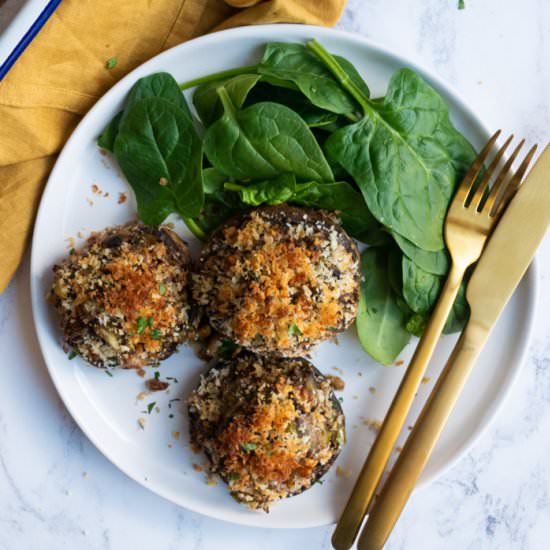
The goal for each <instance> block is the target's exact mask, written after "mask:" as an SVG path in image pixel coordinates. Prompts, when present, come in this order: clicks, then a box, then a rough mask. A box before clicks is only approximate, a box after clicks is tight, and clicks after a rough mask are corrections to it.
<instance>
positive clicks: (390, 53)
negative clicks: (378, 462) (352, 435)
mask: <svg viewBox="0 0 550 550" xmlns="http://www.w3.org/2000/svg"><path fill="white" fill-rule="evenodd" d="M259 27H260V26H259V25H252V26H247V27H236V28H231V29H224V30H221V31H218V32H214V33H210V34H207V35H203V36H200V37H197V38H194V39H192V40H189V41H186V42H183V43H181V44H178V45H176V46H174V47H172V48H170V49H168V50H165V51H163V52H161V53H159V54H157V55H156V56H154V57H152V58H151V59H148V60H147V61H145V62H144V63H142V64H141V65H138V66H137V67H135V68H134V69H133V70H132V71H130V72H129V73H128V74H127V75H125V76H124V77H123V78H122V79H120V80H119V81H118V82H117V83H116V84H114V85H113V86H112V87H111V88H109V90H107V91H106V92H105V94H103V95H102V96H101V97H100V98H99V99H98V100H97V101H96V103H95V104H94V105H93V106H92V107H91V109H90V110H89V111H88V112H87V113H86V114H85V115H84V116H83V117H82V119H81V120H80V121H79V123H78V125H77V126H76V127H75V129H74V130H73V132H72V133H71V135H70V136H69V138H68V139H67V141H66V142H65V144H64V146H63V148H62V150H61V152H60V153H59V156H58V158H57V160H56V162H55V165H54V167H53V169H52V171H51V173H50V175H49V177H48V180H47V182H46V185H45V187H44V191H43V194H42V197H41V200H40V204H39V207H38V210H37V215H36V219H35V225H34V229H33V235H32V242H31V261H30V275H31V276H30V290H31V305H32V316H33V325H34V330H35V333H36V335H37V339H38V342H39V346H40V351H41V353H42V357H43V359H44V363H45V364H46V367H47V369H48V373H49V376H50V378H51V380H52V382H53V384H54V386H55V388H56V391H57V393H58V395H59V397H60V399H61V401H62V402H63V404H64V406H65V407H66V409H67V411H68V412H69V413H70V414H71V416H72V417H73V419H74V420H75V422H76V423H77V424H78V426H79V428H80V429H81V430H82V432H83V433H84V434H85V435H86V437H87V438H88V439H89V440H90V442H91V443H92V444H93V445H94V446H95V447H96V448H97V450H98V451H99V452H100V453H101V454H103V456H105V457H106V458H107V459H108V460H109V461H110V462H111V463H112V464H113V465H114V466H116V467H117V468H118V469H119V470H120V471H121V472H122V473H124V474H125V475H126V476H127V477H129V478H130V479H132V480H134V481H135V482H137V483H139V484H140V485H141V486H143V487H145V488H146V489H148V490H150V491H152V492H153V493H155V494H157V495H159V496H161V497H162V498H165V499H166V500H168V501H170V502H172V503H173V504H175V505H177V506H181V507H184V508H186V509H189V510H191V511H193V512H197V513H200V514H203V515H205V516H207V517H211V518H214V519H217V520H220V521H226V522H230V523H235V524H240V525H247V526H253V527H262V528H284V529H293V528H308V527H320V526H325V525H329V524H327V523H326V522H325V521H318V520H317V521H315V520H309V521H303V522H302V523H301V524H290V525H288V524H284V523H282V522H273V524H272V525H269V526H268V527H266V526H264V525H261V524H259V523H258V522H257V521H254V520H253V518H252V516H251V519H250V521H249V520H248V519H246V518H242V517H239V518H238V519H236V518H234V517H232V516H231V515H230V514H228V513H225V514H224V513H219V512H218V511H217V510H215V509H214V510H212V509H211V508H209V507H208V506H207V505H201V504H200V503H197V502H196V501H193V499H190V500H187V499H186V501H185V504H183V503H181V502H177V501H175V500H174V499H172V498H171V497H170V496H169V495H167V494H166V493H165V492H164V491H163V489H162V488H161V487H160V488H159V487H158V486H151V485H148V484H147V483H145V482H144V481H143V480H142V479H140V478H138V477H136V476H135V475H133V474H132V473H130V472H129V471H128V470H127V468H126V467H125V465H123V464H121V461H120V460H119V459H118V458H117V457H116V456H113V455H112V454H111V452H110V450H109V449H108V448H105V446H104V445H103V444H102V443H100V441H99V440H98V438H96V437H95V434H94V433H93V430H92V429H91V427H90V426H88V423H87V422H86V421H84V420H83V419H82V418H81V416H80V414H79V413H78V408H77V407H73V406H72V404H71V402H70V400H69V399H65V396H64V392H63V391H62V384H61V380H60V379H59V378H58V376H57V375H56V373H55V372H54V371H55V369H53V368H51V367H50V365H49V362H48V361H47V360H46V353H45V350H44V341H43V337H42V336H41V331H40V330H39V328H38V322H39V321H38V308H39V307H40V306H39V299H40V298H43V297H41V296H39V294H40V293H39V288H38V284H37V282H35V279H36V277H35V274H36V270H35V266H36V263H37V261H38V260H37V256H38V254H39V252H38V246H37V241H38V232H37V230H36V228H37V227H38V226H39V225H40V223H39V222H40V221H41V219H42V217H45V216H46V208H45V204H46V202H47V201H46V200H45V199H46V197H48V196H49V195H50V194H52V193H53V192H54V187H53V185H50V183H51V182H52V181H53V180H54V179H55V178H56V177H57V172H58V171H59V170H60V168H59V167H60V166H61V165H62V164H63V163H64V161H65V156H66V154H67V153H66V152H67V148H68V145H69V144H70V143H71V142H72V141H73V139H74V136H75V134H76V133H77V131H78V129H79V128H80V126H81V125H82V124H83V123H84V121H85V120H86V119H87V118H88V117H90V116H93V115H94V112H95V111H96V110H99V109H100V107H101V106H102V105H103V104H104V103H107V102H108V101H110V97H111V96H112V95H115V94H116V93H117V91H118V89H119V88H124V87H125V86H126V85H127V83H128V82H130V81H133V80H135V76H134V75H135V74H136V73H137V72H139V71H140V70H142V69H143V67H144V66H146V65H147V64H150V63H153V62H158V60H159V59H162V58H163V57H169V56H171V55H173V53H174V51H175V50H178V49H183V48H185V47H186V46H188V45H189V44H191V43H193V44H194V45H197V44H198V45H200V44H202V43H209V42H216V41H219V40H220V36H228V35H229V36H230V35H237V36H239V35H240V36H243V35H244V36H246V35H250V36H253V37H256V36H257V34H258V32H260V31H261V32H262V34H265V36H266V39H269V36H270V35H275V36H278V37H280V38H284V37H285V34H286V32H287V31H288V32H289V36H288V38H293V37H296V34H298V35H300V34H301V35H304V34H307V33H308V32H309V33H311V35H312V36H315V37H322V36H328V37H335V38H341V39H343V40H344V41H345V42H347V43H348V44H352V45H353V46H354V47H356V48H366V49H368V50H370V51H371V52H374V53H378V54H381V55H384V56H386V57H388V58H390V59H392V60H393V61H396V62H398V63H401V64H406V65H407V66H408V67H410V68H412V69H413V70H415V71H416V72H418V73H419V74H420V75H421V76H422V77H423V78H424V79H425V80H427V81H428V82H429V83H430V84H431V85H433V86H434V87H435V88H436V89H437V90H438V91H439V92H443V93H444V94H445V95H447V96H449V97H452V100H453V102H454V103H455V105H456V106H457V107H458V109H459V110H460V112H461V113H462V115H463V116H464V115H465V116H466V117H467V118H469V119H471V120H473V121H475V123H476V124H477V125H478V126H479V128H480V129H481V130H482V131H483V133H484V134H485V135H486V136H487V138H488V137H489V135H490V132H489V129H488V127H487V126H486V125H485V123H484V122H483V119H482V118H481V117H480V116H479V115H478V113H477V112H476V111H475V109H473V108H472V107H471V106H470V105H469V104H468V102H467V101H466V100H465V99H464V98H463V96H462V95H461V94H460V93H459V92H458V91H457V90H456V89H455V88H454V87H453V86H452V85H450V84H448V83H447V82H446V81H445V80H443V79H442V78H441V77H439V76H438V75H437V74H435V73H434V72H433V71H432V70H431V69H429V68H427V67H426V66H424V65H423V64H422V63H420V62H418V61H417V60H416V59H410V58H408V57H407V56H406V55H401V54H399V53H398V52H397V51H395V50H394V49H392V48H389V47H386V46H384V45H382V44H380V43H378V42H376V41H373V40H371V39H369V38H366V37H365V36H363V35H360V34H358V33H355V32H350V31H345V30H341V29H333V28H326V27H318V26H314V25H302V24H268V25H261V29H259ZM295 33H296V34H295ZM538 273H539V270H538V262H537V260H536V258H535V259H534V260H533V262H532V263H531V266H530V267H529V269H528V270H527V273H526V275H525V277H524V279H525V281H526V286H527V288H528V297H527V300H526V305H525V309H524V311H525V312H526V325H527V326H526V328H525V333H524V336H523V339H522V341H521V342H520V346H518V347H520V348H521V352H520V354H519V357H518V360H517V362H516V366H515V367H514V368H512V369H508V372H509V374H508V375H507V376H506V378H505V379H504V382H503V384H502V389H501V391H500V394H499V396H498V398H497V399H495V400H494V401H493V402H491V403H490V404H489V406H488V407H486V408H485V409H484V410H485V412H486V414H485V420H484V422H483V423H482V424H481V425H479V426H477V427H476V428H475V429H474V430H472V432H471V435H470V436H469V437H468V438H467V439H466V440H465V441H464V443H463V444H462V445H461V446H460V447H459V448H458V449H457V451H456V453H455V456H454V457H453V458H451V459H450V460H447V461H446V462H445V463H444V464H443V465H442V466H439V467H435V468H434V471H433V473H432V474H430V475H429V476H427V477H426V478H425V479H423V480H422V481H421V482H420V483H419V484H418V485H417V487H416V488H417V489H418V488H422V487H425V486H427V485H429V484H430V483H432V482H433V481H434V480H435V479H437V478H439V477H440V476H441V475H443V474H444V473H445V472H447V471H448V470H449V469H451V468H452V467H453V466H455V465H456V464H457V462H459V461H460V460H461V459H462V458H463V457H464V455H465V454H466V453H467V452H468V451H469V450H470V449H471V448H472V447H473V446H474V445H475V444H476V443H477V442H478V441H479V439H480V438H481V437H482V436H483V435H484V434H485V432H486V431H487V430H488V429H489V427H490V426H491V425H492V423H493V422H494V420H495V418H496V416H497V414H498V412H499V410H500V408H501V407H502V406H503V404H504V403H505V402H506V400H507V399H508V397H509V395H510V393H511V390H512V387H513V386H514V384H515V382H516V380H517V378H518V376H519V373H520V371H521V369H522V366H523V364H524V362H525V359H526V356H527V353H528V351H529V343H530V341H531V339H532V333H533V326H534V322H535V318H536V309H537V296H538V293H539V277H538ZM365 458H366V457H365Z"/></svg>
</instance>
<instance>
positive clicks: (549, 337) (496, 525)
mask: <svg viewBox="0 0 550 550" xmlns="http://www.w3.org/2000/svg"><path fill="white" fill-rule="evenodd" d="M16 4H17V1H14V0H8V4H7V5H9V6H11V9H13V6H15V5H16ZM5 9H6V8H0V21H2V20H5V19H6V18H7V15H6V13H7V12H6V11H5ZM338 26H339V27H340V28H342V29H346V30H350V31H353V32H356V33H361V34H363V35H365V36H367V37H369V38H370V39H372V40H374V41H376V42H379V43H380V44H383V45H385V46H387V47H388V48H390V49H392V50H394V51H396V52H400V53H402V54H404V55H406V56H408V57H409V58H411V59H412V60H414V61H416V62H419V63H421V64H422V65H424V66H426V67H428V68H429V69H431V70H433V71H434V72H435V73H437V74H438V75H440V76H441V77H443V78H444V79H446V80H447V81H448V82H449V83H450V84H452V85H453V86H454V87H455V88H456V89H457V90H458V91H459V92H460V93H461V95H462V96H463V97H464V98H465V99H466V101H467V102H468V103H469V104H470V105H471V106H473V108H474V110H475V111H476V112H477V113H480V114H481V115H482V119H483V120H484V121H485V122H486V124H487V125H488V126H489V127H490V128H497V127H502V128H503V129H504V130H505V131H506V132H512V131H513V132H515V133H516V135H521V136H525V137H526V138H527V140H528V142H530V143H532V142H535V141H539V142H542V143H545V142H547V141H548V139H549V136H550V130H549V129H550V2H549V1H547V0H524V1H523V2H518V1H517V0H501V1H499V0H483V1H482V0H466V9H465V10H458V9H457V2H456V1H455V0H449V1H447V2H442V1H441V0H425V1H423V2H410V1H406V0H350V1H349V2H348V6H347V9H346V11H345V13H344V15H343V17H342V19H341V21H340V23H339V25H338ZM538 263H539V273H540V300H539V308H538V317H537V320H536V324H535V331H534V335H533V340H532V342H531V346H530V350H529V354H528V359H527V361H526V363H525V365H524V368H523V369H522V371H521V374H520V376H519V378H518V380H517V382H516V384H515V385H514V387H513V389H512V392H511V394H510V396H509V398H508V400H507V401H506V404H505V406H504V408H503V409H502V410H501V411H500V413H499V415H498V417H497V419H496V420H495V422H494V423H493V424H492V426H491V427H490V428H489V429H488V430H487V431H486V433H485V434H484V435H483V436H482V437H481V438H480V440H479V441H478V443H477V444H476V445H475V447H474V448H473V449H472V451H471V452H470V453H469V454H468V455H467V456H466V457H464V458H463V459H462V460H461V461H459V462H458V463H457V464H456V465H455V466H454V467H453V468H452V469H451V470H450V471H448V472H447V474H446V475H444V476H443V477H442V478H440V479H439V480H438V481H436V482H435V483H433V484H432V485H430V486H428V487H426V488H424V489H422V490H419V491H417V492H416V493H415V494H414V495H413V497H412V498H411V501H410V502H409V505H408V506H407V508H406V509H405V511H404V513H403V516H402V517H401V520H400V522H399V524H398V526H397V528H396V530H395V531H394V533H393V534H392V537H391V539H390V541H389V544H388V546H387V548H388V550H416V549H419V550H420V549H421V550H544V549H546V548H548V547H549V544H550V543H549V542H548V541H549V539H550V461H549V460H548V448H549V443H548V442H549V441H550V331H549V329H548V321H547V315H548V311H550V286H549V277H550V239H549V238H547V239H546V240H545V242H544V243H543V246H542V248H541V251H540V254H539V262H538ZM0 351H1V354H0V365H1V367H2V372H3V378H2V380H3V381H2V384H1V385H0V549H6V550H31V549H32V550H35V549H36V548H41V549H42V550H50V549H51V550H57V549H60V548H71V549H72V548H79V549H83V550H85V549H93V550H98V549H104V550H107V549H114V550H118V549H127V548H138V549H141V548H162V549H167V550H180V549H184V550H218V549H221V548H229V549H232V548H235V549H239V550H249V549H250V550H252V549H254V550H281V549H284V550H293V549H308V550H309V549H324V550H328V549H329V548H330V535H331V528H319V529H307V530H306V529H304V530H282V531H270V530H262V529H255V528H246V527H240V526H237V525H231V524H227V523H223V522H219V521H215V520H211V519H209V518H206V517H203V516H200V515H198V514H195V513H192V512H189V511H187V510H184V509H181V508H178V507H176V506H174V505H172V504H170V503H168V502H166V501H164V500H163V499H161V498H159V497H157V496H155V495H153V494H152V493H150V492H149V491H147V490H146V489H144V488H143V487H141V486H139V485H137V484H136V483H134V482H133V481H131V480H130V479H128V478H127V477H126V476H125V475H124V474H122V473H121V472H120V471H119V470H118V469H117V468H115V467H114V466H113V465H112V464H111V463H110V462H109V461H108V460H107V459H106V458H104V457H103V456H102V455H101V454H100V453H99V452H98V451H97V450H96V449H95V447H94V446H93V445H92V444H91V443H90V442H89V441H88V440H87V438H86V437H85V436H84V435H83V434H82V433H81V431H80V430H79V429H78V428H77V426H76V425H75V423H74V421H73V420H72V418H71V417H70V415H69V414H68V413H67V411H66V410H65V408H64V407H63V405H62V404H61V402H60V400H59V398H58V397H57V394H56V392H55V389H54V388H53V385H52V383H51V381H50V379H49V377H48V374H47V372H46V369H45V367H44V364H43V361H42V359H41V356H40V352H39V349H38V344H37V342H36V337H35V335H34V329H33V325H32V318H31V312H30V299H29V291H28V261H27V262H26V263H25V264H24V265H23V266H22V268H21V269H20V270H19V273H18V275H17V278H16V280H15V281H14V282H13V284H12V285H11V286H10V288H9V289H8V291H7V292H6V293H4V294H3V295H2V296H0Z"/></svg>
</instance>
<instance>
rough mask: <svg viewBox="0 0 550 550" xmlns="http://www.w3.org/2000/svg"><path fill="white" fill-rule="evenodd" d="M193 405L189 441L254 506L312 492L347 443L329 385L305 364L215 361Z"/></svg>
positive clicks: (253, 358) (244, 357) (251, 358)
mask: <svg viewBox="0 0 550 550" xmlns="http://www.w3.org/2000/svg"><path fill="white" fill-rule="evenodd" d="M188 407H189V415H190V419H191V439H192V443H193V444H194V445H195V446H197V447H198V448H202V449H204V450H205V452H206V455H207V456H208V458H209V459H210V462H211V465H212V469H213V471H215V472H217V473H219V474H220V476H221V477H222V478H223V479H224V480H225V481H226V482H227V484H228V486H229V490H230V491H231V493H232V495H233V496H234V497H235V498H236V499H237V500H239V501H241V502H244V503H246V504H247V505H248V506H250V507H252V508H262V509H264V510H266V511H267V510H268V508H269V505H270V503H272V502H273V501H275V500H278V499H281V498H285V497H288V496H291V495H293V494H296V493H299V492H301V491H303V490H305V489H307V488H308V487H310V486H311V485H312V484H313V483H315V481H316V480H317V479H318V478H319V477H320V476H322V475H323V474H324V473H325V472H326V471H327V470H328V468H329V467H330V465H331V464H332V463H333V461H334V459H335V458H336V456H337V455H338V453H339V452H340V449H341V447H342V445H343V442H344V416H343V414H342V410H341V407H340V404H339V403H338V401H337V400H336V398H335V397H334V394H333V392H332V388H331V384H330V381H329V380H327V379H326V378H325V377H324V376H323V375H322V374H321V373H320V372H319V371H318V370H317V369H315V367H314V366H313V365H312V364H311V363H309V362H308V361H306V360H305V359H280V358H275V357H273V356H271V357H260V356H257V355H252V354H249V353H245V354H241V355H240V356H238V357H237V358H235V359H232V360H228V361H224V362H221V363H218V364H217V365H215V366H214V367H213V368H212V369H210V370H209V371H208V373H207V374H206V375H204V376H203V377H202V378H201V382H200V384H199V386H198V387H197V388H196V389H195V391H194V392H193V394H192V395H191V397H190V399H189V401H188Z"/></svg>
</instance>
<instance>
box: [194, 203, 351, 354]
mask: <svg viewBox="0 0 550 550" xmlns="http://www.w3.org/2000/svg"><path fill="white" fill-rule="evenodd" d="M193 281H194V284H193V296H194V298H195V299H196V300H197V302H198V303H199V304H200V305H202V306H203V307H204V308H205V310H206V312H207V315H208V317H209V320H210V322H211V324H212V325H213V326H214V327H215V328H216V329H217V330H218V331H219V332H220V333H222V334H223V335H224V336H227V337H228V338H230V339H231V340H233V341H235V342H236V343H238V344H239V345H241V346H243V347H246V348H249V349H252V350H254V351H258V352H275V353H278V354H280V355H285V356H294V355H300V354H302V353H303V352H304V351H307V350H308V349H310V348H311V347H312V346H313V345H314V344H315V343H317V342H319V341H322V340H326V339H328V338H330V337H332V336H334V334H335V333H337V332H340V331H343V330H345V329H346V328H347V326H349V324H350V323H351V322H352V321H353V320H354V318H355V315H356V310H357V301H358V295H359V255H358V252H357V247H356V245H355V243H354V241H353V240H352V239H351V238H350V237H349V236H348V235H347V234H346V233H345V232H344V231H343V229H342V228H341V227H340V226H339V225H338V224H337V223H336V220H335V219H334V218H333V217H330V216H329V215H326V214H323V213H319V212H316V211H311V210H306V209H300V208H296V207H289V206H284V207H280V206H278V207H267V208H259V209H256V210H254V211H252V212H250V213H247V214H245V215H243V216H241V217H240V218H239V219H238V220H236V221H235V220H233V221H232V222H230V223H229V224H226V225H225V226H223V227H222V228H221V229H220V230H218V232H217V233H216V234H215V235H214V236H213V237H212V239H211V240H210V241H209V243H207V245H206V247H205V249H204V251H203V253H202V256H201V261H200V273H199V274H197V275H196V276H194V278H193Z"/></svg>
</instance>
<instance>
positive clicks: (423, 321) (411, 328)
mask: <svg viewBox="0 0 550 550" xmlns="http://www.w3.org/2000/svg"><path fill="white" fill-rule="evenodd" d="M427 323H428V317H427V316H426V315H421V314H420V313H413V314H412V315H411V316H410V317H409V319H408V321H407V323H406V324H405V330H406V331H407V332H410V333H411V334H412V335H413V336H416V337H417V338H420V337H421V336H422V334H424V329H425V328H426V325H427Z"/></svg>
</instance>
